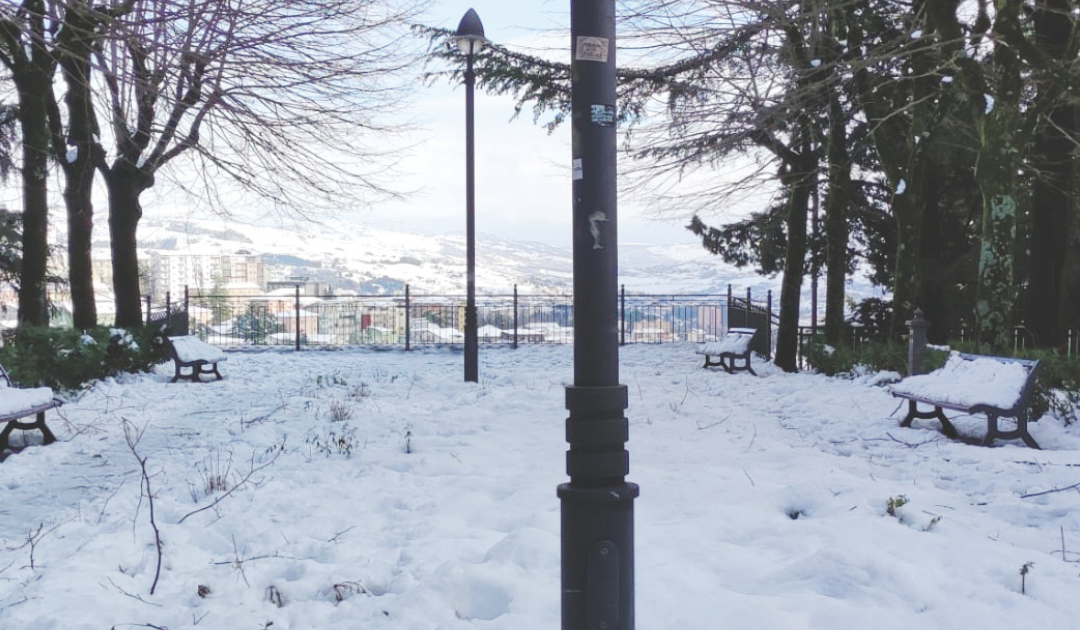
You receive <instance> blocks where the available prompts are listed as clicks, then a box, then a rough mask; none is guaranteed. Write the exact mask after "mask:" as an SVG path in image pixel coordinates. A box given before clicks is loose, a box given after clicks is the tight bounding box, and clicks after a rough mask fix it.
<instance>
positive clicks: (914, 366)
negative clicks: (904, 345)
mask: <svg viewBox="0 0 1080 630" xmlns="http://www.w3.org/2000/svg"><path fill="white" fill-rule="evenodd" d="M905 323H906V324H907V327H908V356H907V371H908V376H913V375H915V374H919V373H921V372H922V356H923V352H924V351H925V350H926V329H927V328H929V327H930V322H928V321H926V320H925V319H923V312H922V309H921V308H917V309H915V317H913V318H912V319H910V320H908V321H907V322H905Z"/></svg>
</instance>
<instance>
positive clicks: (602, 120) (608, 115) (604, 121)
mask: <svg viewBox="0 0 1080 630" xmlns="http://www.w3.org/2000/svg"><path fill="white" fill-rule="evenodd" d="M590 111H591V112H592V124H594V125H596V126H597V127H614V126H615V106H614V105H592V106H591V108H590Z"/></svg>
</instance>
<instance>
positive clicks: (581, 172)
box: [574, 158, 585, 181]
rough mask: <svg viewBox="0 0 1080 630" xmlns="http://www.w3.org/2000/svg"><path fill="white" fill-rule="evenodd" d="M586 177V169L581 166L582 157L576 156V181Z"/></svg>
mask: <svg viewBox="0 0 1080 630" xmlns="http://www.w3.org/2000/svg"><path fill="white" fill-rule="evenodd" d="M579 179H585V169H584V168H583V167H582V166H581V158H574V181H577V180H579Z"/></svg>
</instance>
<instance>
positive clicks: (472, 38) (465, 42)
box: [454, 9, 488, 55]
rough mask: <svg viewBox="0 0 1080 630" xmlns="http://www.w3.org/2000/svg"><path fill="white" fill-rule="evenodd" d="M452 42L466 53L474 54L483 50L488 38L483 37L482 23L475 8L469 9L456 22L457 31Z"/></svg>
mask: <svg viewBox="0 0 1080 630" xmlns="http://www.w3.org/2000/svg"><path fill="white" fill-rule="evenodd" d="M454 42H455V43H456V44H457V49H458V50H460V51H461V52H462V53H464V54H466V55H475V54H476V53H478V52H480V51H481V50H483V48H484V45H485V44H487V43H488V40H487V39H485V38H484V25H483V23H481V22H480V16H479V15H477V14H476V10H475V9H469V10H468V11H466V12H465V16H464V17H462V18H461V22H459V23H458V27H457V32H456V33H454Z"/></svg>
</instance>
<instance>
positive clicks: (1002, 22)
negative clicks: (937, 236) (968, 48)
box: [975, 0, 1024, 352]
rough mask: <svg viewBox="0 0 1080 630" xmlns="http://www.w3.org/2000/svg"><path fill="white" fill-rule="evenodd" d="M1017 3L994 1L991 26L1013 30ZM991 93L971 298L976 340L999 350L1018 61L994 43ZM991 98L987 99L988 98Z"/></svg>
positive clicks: (1009, 286)
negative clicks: (979, 243) (975, 274)
mask: <svg viewBox="0 0 1080 630" xmlns="http://www.w3.org/2000/svg"><path fill="white" fill-rule="evenodd" d="M1019 20H1020V2H1019V1H1018V0H1002V1H1001V2H998V3H997V15H996V16H995V21H994V30H995V31H1001V30H1005V29H1019V28H1020V26H1019ZM992 63H993V66H994V75H995V78H996V80H995V81H993V82H992V83H990V85H991V86H993V87H992V88H991V89H992V90H993V91H994V92H995V93H994V94H992V95H990V94H988V95H986V96H985V97H984V98H985V99H986V103H985V110H984V111H985V113H984V114H983V115H982V116H981V119H979V122H978V129H979V141H980V147H979V155H978V158H977V160H976V163H975V178H976V181H977V182H978V184H979V191H980V192H981V193H982V196H983V208H982V209H983V226H982V246H981V249H980V252H979V275H978V284H977V297H976V300H975V321H976V332H977V334H978V341H979V345H980V346H982V345H986V346H988V347H989V348H990V349H991V350H993V351H996V352H1000V351H1003V350H1005V349H1006V348H1008V347H1009V345H1010V343H1009V342H1010V341H1011V338H1012V324H1013V315H1014V306H1015V301H1016V297H1015V294H1014V290H1013V283H1014V278H1013V269H1014V257H1015V256H1014V250H1013V247H1014V245H1015V242H1016V219H1017V198H1018V197H1017V191H1018V187H1017V177H1016V173H1017V169H1019V168H1020V165H1021V157H1022V155H1023V149H1024V147H1022V146H1019V144H1021V143H1022V142H1021V141H1022V137H1021V133H1020V131H1019V130H1020V122H1021V121H1020V96H1021V78H1020V60H1019V59H1018V58H1017V56H1016V53H1015V51H1013V50H1012V49H1011V48H1010V47H1009V46H1007V45H1004V44H1003V43H1001V42H999V43H997V44H996V45H995V46H994V52H993V55H992ZM990 99H993V100H990Z"/></svg>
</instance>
